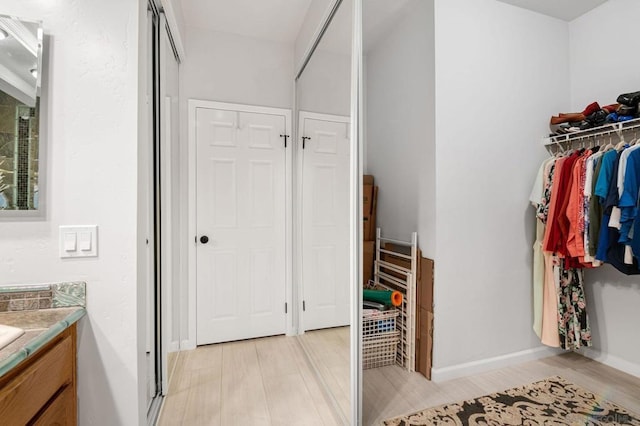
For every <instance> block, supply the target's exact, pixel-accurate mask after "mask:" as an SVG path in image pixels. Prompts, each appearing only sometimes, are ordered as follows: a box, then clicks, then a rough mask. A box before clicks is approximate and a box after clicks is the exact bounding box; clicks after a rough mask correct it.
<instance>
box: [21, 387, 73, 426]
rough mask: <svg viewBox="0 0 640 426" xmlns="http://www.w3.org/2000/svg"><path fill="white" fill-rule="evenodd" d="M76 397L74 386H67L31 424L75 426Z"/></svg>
mask: <svg viewBox="0 0 640 426" xmlns="http://www.w3.org/2000/svg"><path fill="white" fill-rule="evenodd" d="M74 398H75V395H74V389H73V386H65V387H64V390H63V391H62V392H61V393H60V394H58V395H57V396H56V398H55V399H54V400H53V401H51V403H50V404H49V406H47V407H46V408H45V410H44V411H43V412H42V414H40V415H39V416H38V417H37V418H36V419H34V420H33V421H32V422H31V423H29V426H75V425H76V424H77V422H76V406H75V403H74Z"/></svg>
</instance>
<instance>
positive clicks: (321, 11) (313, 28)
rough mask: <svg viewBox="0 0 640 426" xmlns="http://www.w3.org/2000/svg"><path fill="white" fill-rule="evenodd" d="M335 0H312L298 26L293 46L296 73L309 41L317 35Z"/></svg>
mask: <svg viewBox="0 0 640 426" xmlns="http://www.w3.org/2000/svg"><path fill="white" fill-rule="evenodd" d="M335 2H336V0H312V1H311V4H310V5H309V9H308V10H307V14H306V15H305V17H304V21H303V22H302V25H301V26H300V32H299V33H298V37H297V38H296V42H295V46H294V64H295V72H296V73H297V72H298V71H299V69H300V66H301V65H302V61H303V60H304V56H305V54H306V53H307V49H308V48H309V47H310V45H311V43H313V41H314V40H315V37H317V31H318V30H319V29H320V27H321V26H322V24H323V23H324V21H325V19H326V17H327V15H328V13H329V11H330V10H331V8H332V7H333V5H334V4H335Z"/></svg>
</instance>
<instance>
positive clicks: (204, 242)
mask: <svg viewBox="0 0 640 426" xmlns="http://www.w3.org/2000/svg"><path fill="white" fill-rule="evenodd" d="M200 242H201V243H202V244H207V243H208V242H209V237H207V236H206V235H203V236H202V237H200Z"/></svg>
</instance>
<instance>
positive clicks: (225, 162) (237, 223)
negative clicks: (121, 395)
mask: <svg viewBox="0 0 640 426" xmlns="http://www.w3.org/2000/svg"><path fill="white" fill-rule="evenodd" d="M190 120H191V126H190V127H191V129H193V131H194V132H195V134H194V135H193V136H194V139H195V167H196V182H195V183H196V200H195V201H196V202H195V204H196V220H195V222H196V237H195V244H196V312H197V314H196V315H197V321H196V324H197V326H196V327H197V332H196V335H197V339H196V340H197V344H198V345H206V344H211V343H220V342H228V341H234V340H243V339H251V338H256V337H264V336H273V335H278V334H285V333H286V332H287V321H286V318H287V313H288V312H289V309H288V306H289V305H288V293H289V290H288V286H287V281H288V275H289V274H287V265H288V262H287V250H288V244H287V239H288V238H290V232H289V231H288V227H287V216H288V211H289V210H288V208H287V205H288V204H287V201H288V192H290V184H288V183H287V176H288V172H287V164H289V162H290V159H289V158H288V156H287V148H288V147H287V142H288V137H285V136H286V135H290V134H291V132H290V127H291V112H290V111H289V110H282V109H274V108H265V107H252V106H242V105H234V104H223V103H217V102H207V101H194V100H191V101H190Z"/></svg>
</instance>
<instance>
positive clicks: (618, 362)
mask: <svg viewBox="0 0 640 426" xmlns="http://www.w3.org/2000/svg"><path fill="white" fill-rule="evenodd" d="M638 16H640V3H639V2H637V1H634V0H609V1H608V2H606V3H605V4H603V5H602V6H600V7H598V8H596V9H594V10H593V11H591V12H589V13H587V14H585V15H583V16H582V17H580V18H578V19H576V20H575V21H573V22H571V23H570V25H569V34H570V40H571V43H570V47H571V49H570V52H571V54H570V58H571V110H572V111H573V110H575V111H582V110H583V109H584V107H585V105H587V104H588V103H590V102H593V101H594V100H596V101H598V102H599V103H600V105H606V104H609V103H614V102H615V100H616V98H617V97H618V95H619V94H621V93H628V92H635V91H637V90H640V78H639V76H638V70H639V69H640V56H638V55H637V54H632V53H631V52H638V51H639V50H640V39H639V38H638V36H637V17H638ZM595 26H597V28H598V31H593V28H594V27H595ZM602 34H615V36H614V37H613V38H608V37H601V35H602ZM614 40H619V41H620V42H615V41H614ZM595 52H597V54H596V53H595ZM585 289H586V292H587V303H588V307H587V309H588V313H589V320H590V323H591V331H592V336H593V348H592V350H591V351H587V355H588V356H591V357H595V358H597V359H599V360H601V361H603V362H605V363H608V364H610V365H612V366H614V367H616V368H619V369H622V370H625V371H627V372H629V373H631V374H635V375H636V376H640V340H638V339H637V338H634V337H633V336H636V335H637V324H639V323H640V310H639V309H638V306H640V279H638V277H637V276H636V277H629V276H625V275H623V274H621V273H620V272H618V271H617V270H615V269H614V268H613V267H610V266H605V267H603V268H600V269H598V270H592V271H591V270H588V271H586V272H585Z"/></svg>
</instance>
